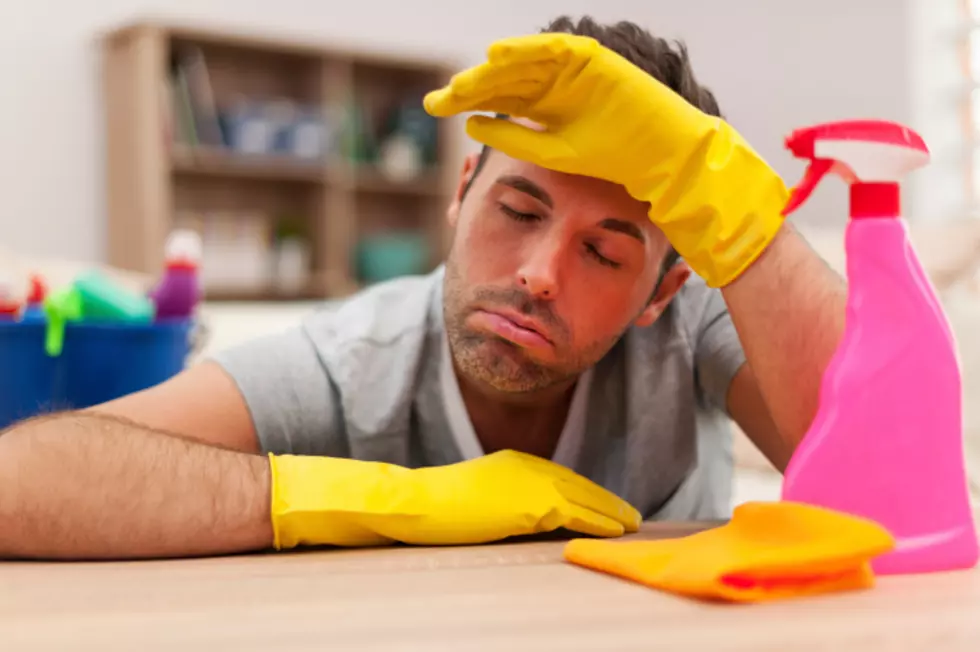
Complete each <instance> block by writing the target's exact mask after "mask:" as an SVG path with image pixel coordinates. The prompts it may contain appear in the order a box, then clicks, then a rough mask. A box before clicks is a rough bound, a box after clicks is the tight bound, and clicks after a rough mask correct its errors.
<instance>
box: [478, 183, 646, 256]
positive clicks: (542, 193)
mask: <svg viewBox="0 0 980 652" xmlns="http://www.w3.org/2000/svg"><path fill="white" fill-rule="evenodd" d="M495 183H499V184H500V185H502V186H507V187H509V188H513V189H514V190H517V191H518V192H523V193H524V194H527V195H530V196H531V197H534V198H535V199H537V200H538V201H539V202H541V203H542V204H544V205H545V206H547V207H548V208H554V207H555V202H554V200H552V199H551V195H549V194H548V192H547V191H546V190H545V189H544V188H542V187H541V186H539V185H538V184H536V183H534V182H533V181H531V180H530V179H528V178H527V177H522V176H520V175H519V174H505V175H503V176H501V177H498V178H497V180H496V181H495ZM599 227H600V228H603V229H606V230H607V231H615V232H616V233H622V234H624V235H627V236H629V237H631V238H633V239H634V240H637V241H639V242H641V243H643V244H646V241H647V239H646V235H644V233H643V231H642V230H640V227H638V226H637V225H636V224H634V223H633V222H629V221H627V220H621V219H618V218H615V217H607V218H606V219H604V220H602V221H601V222H599Z"/></svg>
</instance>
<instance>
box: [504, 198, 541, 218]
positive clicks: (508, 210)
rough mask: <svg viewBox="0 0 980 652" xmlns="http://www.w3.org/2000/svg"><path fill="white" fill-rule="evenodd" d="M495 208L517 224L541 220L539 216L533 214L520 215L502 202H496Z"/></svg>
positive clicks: (520, 213)
mask: <svg viewBox="0 0 980 652" xmlns="http://www.w3.org/2000/svg"><path fill="white" fill-rule="evenodd" d="M497 206H498V207H499V208H500V211H501V212H502V213H503V214H504V215H506V216H507V217H509V218H511V219H512V220H516V221H518V222H535V221H537V220H540V219H541V216H540V215H536V214H535V213H522V212H520V211H517V210H514V209H513V208H511V207H510V206H508V205H507V204H505V203H503V202H497Z"/></svg>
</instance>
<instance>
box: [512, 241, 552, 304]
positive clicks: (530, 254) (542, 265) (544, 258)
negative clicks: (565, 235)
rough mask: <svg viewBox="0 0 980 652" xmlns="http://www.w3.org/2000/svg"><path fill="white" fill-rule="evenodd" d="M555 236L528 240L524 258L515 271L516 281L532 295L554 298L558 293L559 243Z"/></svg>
mask: <svg viewBox="0 0 980 652" xmlns="http://www.w3.org/2000/svg"><path fill="white" fill-rule="evenodd" d="M557 240H558V239H557V238H543V239H542V240H541V241H538V242H534V243H531V242H528V243H527V245H526V247H525V252H526V254H525V259H524V262H523V264H522V265H521V267H520V269H519V270H518V273H517V281H518V283H520V284H521V285H522V286H523V287H524V288H525V289H526V290H527V291H528V293H530V294H531V295H532V296H535V297H538V298H542V299H554V298H555V297H556V296H557V294H558V269H559V263H560V260H561V245H560V243H559V242H557Z"/></svg>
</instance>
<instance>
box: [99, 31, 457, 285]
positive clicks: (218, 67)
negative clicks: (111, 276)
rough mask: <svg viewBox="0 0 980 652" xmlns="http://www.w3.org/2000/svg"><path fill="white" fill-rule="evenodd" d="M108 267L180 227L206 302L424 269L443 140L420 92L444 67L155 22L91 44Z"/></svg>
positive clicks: (434, 229) (144, 251)
mask: <svg viewBox="0 0 980 652" xmlns="http://www.w3.org/2000/svg"><path fill="white" fill-rule="evenodd" d="M101 50H102V54H103V96H104V119H105V133H106V159H105V165H106V183H107V187H106V209H107V227H108V228H107V229H106V231H107V244H106V251H107V257H108V263H109V264H111V265H114V266H117V267H121V268H123V269H128V270H133V271H138V272H144V273H150V274H156V273H158V272H159V271H160V270H161V268H162V265H163V255H164V242H165V240H166V237H167V235H168V234H169V233H170V231H171V230H173V229H175V228H191V229H194V230H196V231H198V233H200V234H201V238H202V242H203V245H204V247H203V248H204V260H203V265H202V277H203V282H204V291H205V297H206V299H207V300H210V301H221V300H242V301H265V300H298V299H318V298H332V297H339V296H344V295H347V294H350V293H351V292H354V291H356V290H357V289H359V288H361V287H364V286H365V285H368V284H371V283H374V282H377V281H380V280H384V279H385V278H390V277H392V276H398V275H402V274H408V273H424V272H426V271H429V270H431V269H432V268H433V267H435V266H436V265H438V264H439V263H440V262H441V261H442V260H443V258H444V255H445V253H446V250H447V245H448V238H447V235H448V234H447V230H446V226H445V217H444V216H445V208H446V205H447V203H448V202H449V201H450V199H451V197H452V194H453V192H454V190H455V187H456V183H457V175H458V170H459V165H460V163H461V157H462V153H461V147H460V144H459V143H458V142H457V141H456V138H458V135H457V134H458V130H457V129H456V128H455V125H454V123H453V121H452V120H449V121H446V120H435V119H433V118H431V117H430V116H428V115H427V114H425V112H424V110H423V109H422V106H421V98H422V96H423V95H424V93H425V92H427V91H428V90H431V89H433V88H436V87H438V86H441V85H443V84H444V83H446V81H447V80H448V79H449V77H450V76H451V75H452V74H453V72H454V70H455V66H454V65H453V64H452V63H451V62H446V61H440V60H424V59H409V58H405V57H401V56H394V55H390V54H385V53H381V52H370V51H358V50H351V49H342V48H337V49H332V48H330V47H327V46H324V45H321V44H315V43H302V42H297V41H292V40H278V39H273V38H265V37H261V36H256V35H254V34H241V33H231V32H225V31H220V30H212V29H200V28H194V27H188V26H181V25H173V24H163V23H155V22H147V23H135V24H131V25H127V26H124V27H122V28H119V29H116V30H113V31H111V32H109V33H107V34H106V35H104V36H103V37H102V39H101Z"/></svg>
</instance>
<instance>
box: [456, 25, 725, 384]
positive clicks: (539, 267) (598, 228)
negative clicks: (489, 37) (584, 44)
mask: <svg viewBox="0 0 980 652" xmlns="http://www.w3.org/2000/svg"><path fill="white" fill-rule="evenodd" d="M541 31H542V32H546V33H551V32H561V33H569V34H576V35H580V36H589V37H592V38H594V39H596V40H597V41H598V42H599V43H600V44H602V45H604V46H605V47H607V48H609V49H610V50H613V51H615V52H616V53H618V54H619V55H621V56H623V57H624V58H626V59H627V60H629V61H630V62H631V63H633V64H634V65H636V66H637V67H638V68H640V69H642V70H644V71H645V72H647V73H648V74H650V75H651V76H653V77H654V78H656V79H657V80H658V81H660V82H661V83H663V84H665V85H666V86H668V87H669V88H671V89H672V90H674V91H675V92H677V93H678V94H679V95H681V96H682V97H683V98H684V99H686V100H687V101H688V102H690V103H691V104H693V105H694V106H696V107H698V108H699V109H701V110H702V111H704V112H705V113H708V114H711V115H716V116H717V115H720V112H719V109H718V105H717V102H716V101H715V99H714V97H713V96H712V94H711V92H710V91H708V90H707V89H705V88H703V87H701V86H699V85H698V83H697V81H696V79H695V77H694V74H693V72H692V71H691V67H690V63H689V61H688V58H687V52H686V50H685V49H684V46H683V45H681V44H677V45H676V46H671V44H669V43H668V42H667V41H665V40H663V39H660V38H656V37H654V36H652V35H651V34H650V33H649V32H647V31H645V30H643V29H641V28H640V27H638V26H637V25H634V24H633V23H628V22H620V23H616V24H613V25H599V24H597V23H595V22H594V21H593V20H592V19H590V18H583V19H582V20H580V21H578V22H577V23H576V22H573V21H572V20H571V19H569V18H567V17H562V18H559V19H557V20H555V21H553V22H552V23H551V24H550V25H548V26H547V27H545V28H544V29H543V30H541ZM652 155H655V153H652ZM648 210H649V206H648V205H647V204H645V203H643V202H639V201H637V200H635V199H633V198H632V197H631V196H630V195H629V194H628V193H627V192H626V190H625V189H624V188H622V187H621V186H618V185H616V184H612V183H610V182H607V181H604V180H600V179H594V178H591V177H582V176H575V175H569V174H564V173H560V172H555V171H552V170H547V169H544V168H541V167H539V166H536V165H533V164H530V163H527V162H524V161H520V160H516V159H513V158H510V157H508V156H506V155H504V154H502V153H501V152H496V151H493V150H491V149H489V148H483V150H482V151H481V152H480V153H479V154H478V155H474V156H471V157H469V158H468V159H467V160H466V163H465V165H464V167H463V170H462V174H461V177H460V183H459V187H458V190H457V196H456V198H455V201H453V202H452V204H451V205H450V207H449V211H448V217H449V221H450V224H451V225H452V226H453V227H454V229H455V233H454V237H453V243H452V248H451V250H450V253H449V257H448V259H447V262H446V279H445V286H444V310H445V319H446V329H447V334H448V337H449V341H450V345H451V348H452V352H453V357H454V360H455V364H456V367H457V369H458V370H459V371H460V372H461V373H462V374H463V375H464V376H465V377H466V378H467V379H468V380H470V381H473V382H475V383H477V384H478V385H480V386H482V387H484V388H486V389H489V390H494V391H496V392H500V393H506V394H528V393H532V392H536V391H539V390H545V389H548V388H551V387H553V386H561V385H563V384H566V383H567V382H569V381H570V380H572V379H574V378H576V377H577V376H578V375H579V374H580V373H581V372H582V371H584V370H585V369H587V368H588V367H590V366H592V365H594V364H595V363H596V362H598V361H599V360H600V359H601V358H602V357H603V356H604V355H605V354H606V353H607V352H608V351H609V349H610V348H612V346H613V345H614V344H615V343H616V341H618V340H619V338H620V337H621V336H622V334H623V333H624V332H625V331H626V330H627V329H628V328H629V327H630V326H632V325H637V326H647V325H649V324H652V323H653V322H654V321H655V320H656V319H657V318H658V317H659V316H660V314H661V313H662V312H663V311H664V309H665V308H666V307H667V305H668V304H669V302H670V300H671V299H672V298H673V296H674V295H675V294H676V292H677V291H678V290H679V289H680V287H681V286H682V285H683V284H684V282H685V280H686V279H687V277H688V275H689V274H690V270H689V269H688V268H687V266H686V265H684V264H677V260H678V258H677V254H676V252H675V251H674V250H673V248H672V247H671V246H670V244H669V243H668V242H667V240H666V238H665V237H664V235H663V233H662V232H661V231H660V230H659V229H658V228H657V227H656V226H655V225H654V224H653V223H652V222H651V221H650V219H649V217H648Z"/></svg>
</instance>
